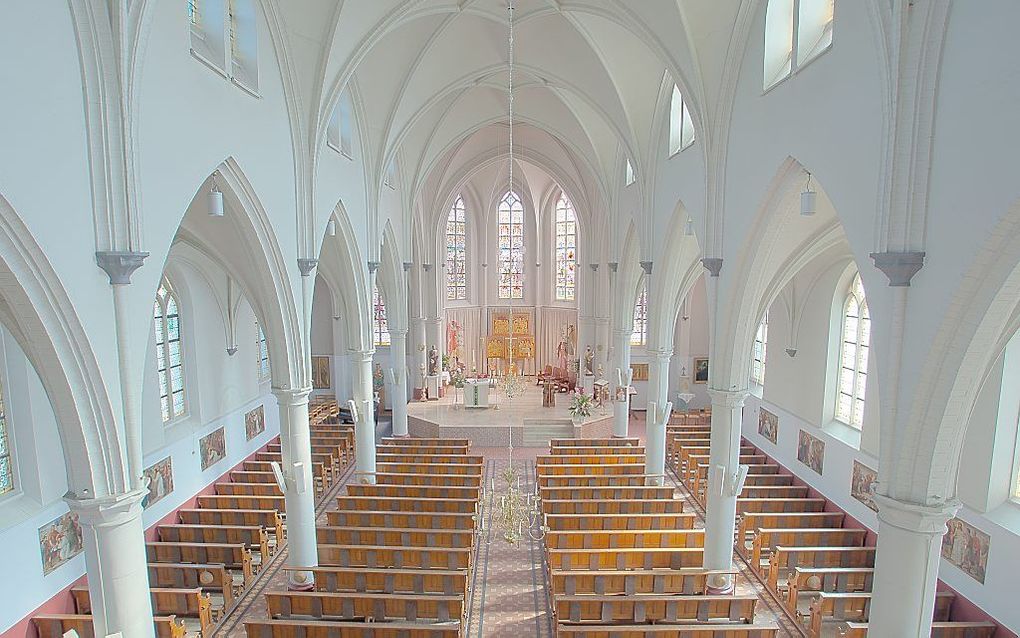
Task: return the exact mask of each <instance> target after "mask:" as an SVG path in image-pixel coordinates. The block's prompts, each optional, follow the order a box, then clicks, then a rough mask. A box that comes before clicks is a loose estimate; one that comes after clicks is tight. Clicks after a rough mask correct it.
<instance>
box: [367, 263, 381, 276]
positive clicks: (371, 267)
mask: <svg viewBox="0 0 1020 638" xmlns="http://www.w3.org/2000/svg"><path fill="white" fill-rule="evenodd" d="M379 265H380V264H379V262H378V261H369V262H368V274H370V275H374V274H375V271H377V270H379Z"/></svg>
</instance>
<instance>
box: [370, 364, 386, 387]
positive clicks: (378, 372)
mask: <svg viewBox="0 0 1020 638" xmlns="http://www.w3.org/2000/svg"><path fill="white" fill-rule="evenodd" d="M385 383H386V378H385V377H384V376H383V369H382V364H381V363H377V364H375V371H374V372H372V388H373V389H374V390H375V391H376V392H379V391H380V390H382V389H383V387H385Z"/></svg>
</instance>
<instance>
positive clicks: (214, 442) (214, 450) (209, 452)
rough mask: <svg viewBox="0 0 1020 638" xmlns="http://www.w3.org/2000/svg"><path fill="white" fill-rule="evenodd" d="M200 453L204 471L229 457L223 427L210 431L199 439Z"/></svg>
mask: <svg viewBox="0 0 1020 638" xmlns="http://www.w3.org/2000/svg"><path fill="white" fill-rule="evenodd" d="M198 453H199V456H200V458H201V461H202V471H205V470H208V469H209V468H210V467H212V466H214V465H216V464H217V463H219V462H220V461H222V460H223V459H225V458H226V457H227V440H226V435H225V434H224V432H223V428H220V429H218V430H215V431H213V432H210V433H209V434H206V435H205V436H203V437H202V438H200V439H199V440H198Z"/></svg>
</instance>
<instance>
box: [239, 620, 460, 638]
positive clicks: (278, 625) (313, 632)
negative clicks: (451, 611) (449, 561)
mask: <svg viewBox="0 0 1020 638" xmlns="http://www.w3.org/2000/svg"><path fill="white" fill-rule="evenodd" d="M244 630H245V632H246V634H247V636H248V638H365V636H366V634H368V635H371V636H373V638H458V636H460V623H459V622H455V621H450V622H449V623H445V624H442V625H439V624H434V625H427V624H424V623H415V622H392V623H360V622H339V621H332V622H330V621H321V620H250V621H245V623H244Z"/></svg>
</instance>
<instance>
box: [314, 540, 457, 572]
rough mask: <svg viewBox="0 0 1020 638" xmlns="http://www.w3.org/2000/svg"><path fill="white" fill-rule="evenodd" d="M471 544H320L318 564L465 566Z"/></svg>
mask: <svg viewBox="0 0 1020 638" xmlns="http://www.w3.org/2000/svg"><path fill="white" fill-rule="evenodd" d="M472 549H473V548H471V547H385V546H380V545H319V564H320V565H327V566H332V567H399V568H405V567H410V568H419V569H432V568H436V569H467V568H468V567H470V565H471V553H472Z"/></svg>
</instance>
